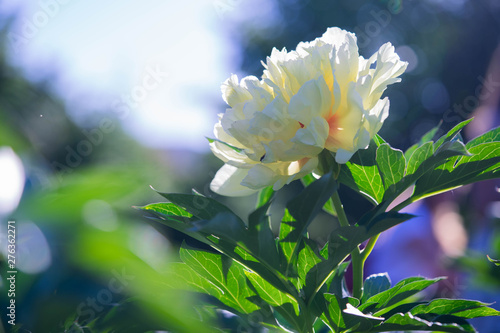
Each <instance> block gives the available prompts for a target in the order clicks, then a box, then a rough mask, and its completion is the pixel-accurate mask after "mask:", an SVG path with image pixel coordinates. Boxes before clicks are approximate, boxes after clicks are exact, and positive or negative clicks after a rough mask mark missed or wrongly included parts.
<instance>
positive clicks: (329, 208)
mask: <svg viewBox="0 0 500 333" xmlns="http://www.w3.org/2000/svg"><path fill="white" fill-rule="evenodd" d="M301 181H302V184H303V185H304V187H307V186H309V185H311V184H312V183H314V182H315V181H316V177H314V176H313V175H312V173H310V174H308V175H306V176H304V177H302V178H301ZM323 210H324V211H325V212H327V213H328V214H330V215H333V216H337V212H336V211H335V207H333V201H332V199H331V198H330V199H328V201H327V202H326V203H325V205H324V206H323Z"/></svg>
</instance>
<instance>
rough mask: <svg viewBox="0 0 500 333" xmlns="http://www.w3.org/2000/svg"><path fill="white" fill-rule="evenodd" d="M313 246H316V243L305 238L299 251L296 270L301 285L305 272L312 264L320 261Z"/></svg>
mask: <svg viewBox="0 0 500 333" xmlns="http://www.w3.org/2000/svg"><path fill="white" fill-rule="evenodd" d="M313 247H317V245H316V244H315V243H314V242H312V241H310V240H307V241H305V242H304V247H303V248H302V250H300V252H299V256H298V260H297V272H298V275H299V278H300V280H301V282H302V285H304V284H305V281H306V276H307V273H308V272H309V271H310V270H311V269H312V268H313V267H314V266H316V264H318V263H320V262H321V258H320V257H319V255H318V253H317V252H316V251H314V250H313Z"/></svg>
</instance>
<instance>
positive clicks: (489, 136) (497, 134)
mask: <svg viewBox="0 0 500 333" xmlns="http://www.w3.org/2000/svg"><path fill="white" fill-rule="evenodd" d="M495 141H500V127H497V128H494V129H492V130H490V131H488V132H486V133H484V134H482V135H480V136H478V137H476V138H474V139H472V140H470V141H469V142H467V144H466V145H465V146H466V147H467V149H468V148H472V147H475V146H477V145H480V144H482V143H489V142H495Z"/></svg>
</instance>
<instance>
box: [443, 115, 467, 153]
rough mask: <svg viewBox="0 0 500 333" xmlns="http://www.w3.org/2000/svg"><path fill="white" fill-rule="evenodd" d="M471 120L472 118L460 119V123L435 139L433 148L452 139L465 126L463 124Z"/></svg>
mask: <svg viewBox="0 0 500 333" xmlns="http://www.w3.org/2000/svg"><path fill="white" fill-rule="evenodd" d="M471 121H472V118H471V119H467V120H464V121H462V122H461V123H459V124H457V125H456V126H455V127H453V128H452V129H451V130H449V131H448V133H446V134H445V135H443V136H442V137H440V138H439V140H437V141H436V143H435V144H434V150H437V149H438V147H440V146H441V145H443V144H444V143H446V142H449V141H452V140H453V139H454V138H455V137H456V136H457V135H458V134H459V133H460V131H461V130H462V129H463V128H464V127H465V125H467V124H468V123H470V122H471Z"/></svg>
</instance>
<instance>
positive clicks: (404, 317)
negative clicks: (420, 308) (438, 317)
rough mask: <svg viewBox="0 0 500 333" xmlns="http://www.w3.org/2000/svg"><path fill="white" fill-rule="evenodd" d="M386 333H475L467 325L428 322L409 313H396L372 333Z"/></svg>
mask: <svg viewBox="0 0 500 333" xmlns="http://www.w3.org/2000/svg"><path fill="white" fill-rule="evenodd" d="M387 331H439V332H451V333H463V332H476V331H475V330H474V328H472V326H470V325H469V324H467V323H462V324H458V323H441V322H430V321H427V320H424V319H421V318H418V317H415V316H413V315H412V314H411V313H405V314H402V313H397V314H395V315H393V316H392V317H390V318H389V319H387V320H386V321H385V322H383V323H382V324H381V325H379V326H377V327H376V328H375V329H373V330H372V332H387Z"/></svg>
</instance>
